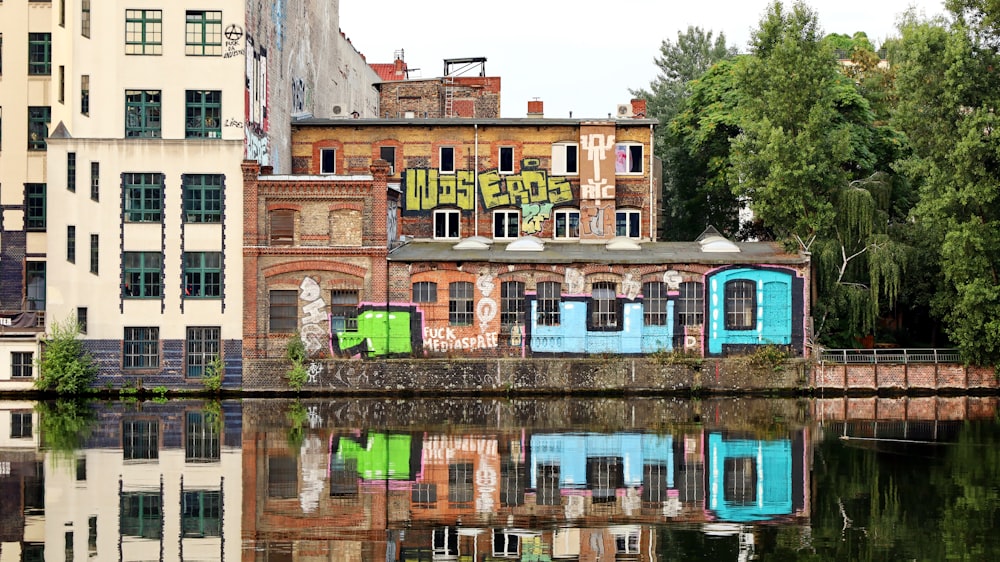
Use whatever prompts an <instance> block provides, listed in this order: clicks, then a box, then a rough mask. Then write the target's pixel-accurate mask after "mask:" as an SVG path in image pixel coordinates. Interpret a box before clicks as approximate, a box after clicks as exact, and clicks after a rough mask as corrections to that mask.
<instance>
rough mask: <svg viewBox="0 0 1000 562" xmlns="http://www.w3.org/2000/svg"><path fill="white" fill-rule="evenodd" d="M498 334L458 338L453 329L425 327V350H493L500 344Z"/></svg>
mask: <svg viewBox="0 0 1000 562" xmlns="http://www.w3.org/2000/svg"><path fill="white" fill-rule="evenodd" d="M499 339H500V338H499V337H498V334H496V333H486V334H479V335H478V336H468V337H461V338H460V337H458V336H457V335H456V334H455V330H454V329H452V328H432V327H430V326H425V327H424V349H427V350H428V351H459V350H463V349H464V350H467V351H472V350H478V349H493V348H495V347H496V346H497V343H498V342H499Z"/></svg>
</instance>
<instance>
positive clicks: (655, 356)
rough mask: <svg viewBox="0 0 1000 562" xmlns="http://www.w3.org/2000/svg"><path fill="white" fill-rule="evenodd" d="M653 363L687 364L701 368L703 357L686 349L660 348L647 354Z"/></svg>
mask: <svg viewBox="0 0 1000 562" xmlns="http://www.w3.org/2000/svg"><path fill="white" fill-rule="evenodd" d="M649 359H650V360H651V361H652V362H653V364H654V365H688V366H690V367H692V368H694V369H696V370H697V369H699V368H701V366H702V365H704V363H705V359H704V358H703V357H702V356H701V354H699V353H697V352H694V351H688V350H686V349H676V348H675V349H670V350H666V349H660V350H657V351H654V352H653V353H650V354H649Z"/></svg>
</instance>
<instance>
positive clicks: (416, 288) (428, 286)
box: [413, 281, 438, 302]
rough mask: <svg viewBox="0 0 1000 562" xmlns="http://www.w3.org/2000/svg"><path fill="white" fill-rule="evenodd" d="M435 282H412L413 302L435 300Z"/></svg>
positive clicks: (436, 296) (436, 298)
mask: <svg viewBox="0 0 1000 562" xmlns="http://www.w3.org/2000/svg"><path fill="white" fill-rule="evenodd" d="M437 293H438V286H437V283H434V282H431V281H420V282H419V283H414V284H413V302H437V300H438V295H437Z"/></svg>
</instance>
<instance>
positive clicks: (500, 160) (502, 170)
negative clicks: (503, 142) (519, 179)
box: [497, 146, 515, 176]
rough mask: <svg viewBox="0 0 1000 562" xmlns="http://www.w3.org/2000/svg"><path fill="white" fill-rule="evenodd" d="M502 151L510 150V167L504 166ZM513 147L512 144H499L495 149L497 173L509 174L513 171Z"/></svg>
mask: <svg viewBox="0 0 1000 562" xmlns="http://www.w3.org/2000/svg"><path fill="white" fill-rule="evenodd" d="M504 152H510V167H509V168H504V166H503V161H504V157H503V154H504ZM514 168H515V165H514V147H513V146H501V147H500V148H498V149H497V173H498V174H500V175H502V176H503V175H509V174H513V173H514Z"/></svg>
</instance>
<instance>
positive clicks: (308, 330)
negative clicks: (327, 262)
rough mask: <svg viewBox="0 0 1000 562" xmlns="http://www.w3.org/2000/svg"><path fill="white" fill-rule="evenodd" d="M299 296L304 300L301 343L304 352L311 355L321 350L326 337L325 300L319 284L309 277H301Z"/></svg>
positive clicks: (327, 331) (327, 321)
mask: <svg viewBox="0 0 1000 562" xmlns="http://www.w3.org/2000/svg"><path fill="white" fill-rule="evenodd" d="M299 290H300V291H301V292H300V293H299V298H300V299H301V300H303V301H306V304H305V305H303V306H302V313H303V314H302V328H301V330H300V332H301V335H302V343H303V344H304V345H305V347H306V353H307V354H308V355H309V356H310V357H313V356H315V355H317V354H318V353H319V352H321V351H323V348H324V346H325V344H326V338H327V337H328V335H327V334H328V333H329V330H328V326H327V324H328V323H329V318H327V316H326V301H324V300H323V297H322V296H321V295H320V287H319V284H318V283H316V281H315V280H314V279H313V278H311V277H305V278H303V279H302V284H301V285H299Z"/></svg>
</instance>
